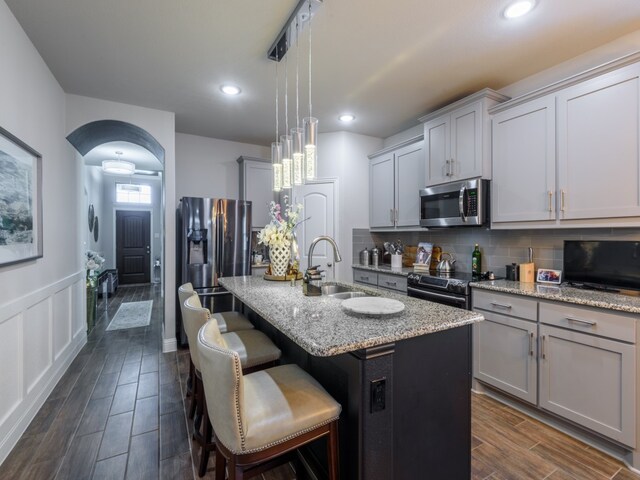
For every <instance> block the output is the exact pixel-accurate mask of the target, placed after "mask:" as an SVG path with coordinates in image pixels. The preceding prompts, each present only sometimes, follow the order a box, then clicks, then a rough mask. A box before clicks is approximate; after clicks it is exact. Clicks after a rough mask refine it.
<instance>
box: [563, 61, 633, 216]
mask: <svg viewBox="0 0 640 480" xmlns="http://www.w3.org/2000/svg"><path fill="white" fill-rule="evenodd" d="M639 78H640V64H634V65H629V66H627V67H624V68H621V69H619V70H616V71H614V72H610V73H608V74H605V75H602V76H600V77H597V78H594V79H592V80H589V81H587V82H584V83H581V84H579V85H576V86H573V87H570V88H567V89H565V90H562V91H561V92H559V93H558V174H559V178H558V186H559V189H560V218H561V219H583V218H615V217H631V216H640V157H639V153H640V152H639V150H638V146H639V142H640V125H639V124H638V121H639V118H640V79H639Z"/></svg>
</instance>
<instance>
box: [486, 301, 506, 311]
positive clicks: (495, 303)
mask: <svg viewBox="0 0 640 480" xmlns="http://www.w3.org/2000/svg"><path fill="white" fill-rule="evenodd" d="M491 305H493V306H494V307H498V308H506V309H507V310H510V309H511V305H505V304H504V303H498V302H491Z"/></svg>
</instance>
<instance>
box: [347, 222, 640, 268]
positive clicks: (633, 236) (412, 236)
mask: <svg viewBox="0 0 640 480" xmlns="http://www.w3.org/2000/svg"><path fill="white" fill-rule="evenodd" d="M395 240H401V241H402V242H403V243H404V244H405V245H417V244H418V242H431V243H434V244H436V245H440V246H441V247H442V250H443V251H444V252H451V253H452V254H453V255H454V256H455V258H456V259H457V260H458V261H457V263H456V270H457V271H460V272H470V271H471V252H472V251H473V248H474V245H475V244H476V243H478V244H479V245H480V251H481V252H482V271H486V270H491V271H493V272H494V273H495V274H496V275H499V276H504V275H505V265H508V264H511V263H522V262H524V261H526V260H527V251H528V248H529V247H533V260H534V263H535V264H536V268H554V269H558V270H561V269H562V246H563V240H640V228H617V229H612V228H597V229H586V228H584V229H583V228H581V229H557V230H487V229H484V228H472V227H470V228H450V229H443V230H425V231H424V232H402V233H400V232H398V233H386V232H385V233H380V232H369V230H368V229H362V228H354V229H353V258H352V261H353V263H354V264H358V263H359V258H358V254H359V252H360V251H361V250H362V249H364V248H365V247H367V248H372V247H373V246H374V245H376V246H378V247H379V248H382V244H383V242H386V241H388V242H391V241H395ZM386 262H387V263H388V262H389V260H388V256H387V257H386Z"/></svg>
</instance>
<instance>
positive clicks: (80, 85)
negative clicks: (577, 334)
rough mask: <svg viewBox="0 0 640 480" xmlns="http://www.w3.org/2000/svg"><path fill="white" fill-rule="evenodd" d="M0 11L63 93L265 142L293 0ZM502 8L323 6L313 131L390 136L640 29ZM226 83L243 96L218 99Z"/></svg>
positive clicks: (71, 4) (607, 15)
mask: <svg viewBox="0 0 640 480" xmlns="http://www.w3.org/2000/svg"><path fill="white" fill-rule="evenodd" d="M5 1H6V3H7V4H8V5H9V7H10V8H11V10H12V12H13V13H14V15H15V16H16V17H17V18H18V20H19V22H20V23H21V25H22V26H23V28H24V29H25V31H26V32H27V34H28V35H29V37H30V38H31V40H32V41H33V43H34V44H35V46H36V48H37V49H38V51H39V52H40V54H41V55H42V57H43V58H44V60H45V61H46V62H47V64H48V65H49V67H50V68H51V70H52V72H53V74H54V75H55V77H56V78H57V79H58V81H59V82H60V84H61V85H62V88H63V89H64V90H65V91H66V92H68V93H73V94H78V95H86V96H90V97H96V98H102V99H107V100H113V101H118V102H123V103H129V104H133V105H140V106H145V107H150V108H157V109H161V110H168V111H172V112H175V113H176V130H177V131H178V132H182V133H190V134H195V135H203V136H208V137H215V138H222V139H227V140H234V141H240V142H247V143H255V144H262V145H268V144H269V142H271V141H272V140H273V138H274V136H275V125H274V123H275V121H274V115H275V113H274V92H275V63H274V62H273V61H271V60H268V59H267V56H266V53H267V50H268V48H269V47H270V46H271V44H272V42H273V41H274V40H275V38H276V36H277V34H278V33H279V31H280V30H281V28H282V27H283V26H284V23H285V21H286V19H287V18H288V16H289V14H290V13H291V12H292V10H293V9H294V7H295V5H296V3H297V0H268V1H265V0H217V1H213V0H188V1H184V0H182V1H180V0H178V1H176V0H135V1H132V0H109V1H98V0H5ZM506 5H507V0H446V1H443V0H393V1H386V2H374V1H371V0H324V5H323V6H322V7H320V9H319V11H318V13H317V14H316V15H315V16H314V19H313V24H312V30H313V37H312V42H313V83H312V88H313V106H314V108H313V113H314V116H316V117H318V118H319V119H320V131H321V132H327V131H336V130H349V131H352V132H357V133H361V134H366V135H372V136H376V137H383V138H384V137H388V136H390V135H392V134H395V133H397V132H399V131H401V130H403V129H405V128H407V127H410V126H412V125H415V124H416V119H417V118H418V117H419V116H421V115H423V114H425V113H427V112H429V111H431V110H434V109H435V108H437V107H439V106H441V105H443V104H445V103H448V102H450V101H452V100H455V99H457V98H460V97H462V96H464V95H466V94H469V93H472V92H474V91H476V90H479V89H481V88H483V87H487V86H488V87H491V88H494V89H500V88H502V87H504V86H506V85H509V84H511V83H513V82H515V81H517V80H520V79H522V78H524V77H527V76H529V75H531V74H534V73H536V72H538V71H541V70H544V69H546V68H548V67H551V66H553V65H555V64H558V63H560V62H562V61H564V60H567V59H570V58H573V57H575V56H577V55H579V54H581V53H584V52H585V51H588V50H590V49H593V48H595V47H597V46H599V45H601V44H603V43H606V42H609V41H611V40H614V39H616V38H618V37H621V36H622V35H625V34H627V33H630V32H632V31H636V30H639V29H640V1H638V0H539V1H538V6H537V7H536V9H535V10H534V11H533V12H532V13H531V14H530V15H528V16H526V17H523V18H521V19H518V20H514V21H507V20H505V19H503V18H502V17H501V15H500V14H501V12H502V10H503V9H504V7H505V6H506ZM303 39H304V41H303V42H302V44H303V46H301V50H300V51H301V55H300V56H301V59H302V60H304V61H302V62H301V72H300V79H301V85H304V87H303V88H302V91H303V92H304V95H303V98H302V99H301V103H303V104H304V105H306V102H307V99H306V91H307V89H306V82H307V76H306V68H307V67H306V55H307V53H306V48H307V47H306V36H303ZM294 54H295V51H291V52H290V54H289V57H290V58H289V72H290V74H293V71H294V68H293V67H294V65H295V61H294V59H295V55H294ZM281 65H282V64H281ZM280 68H281V72H282V69H283V68H284V66H282V67H280ZM293 78H294V77H293V75H291V76H290V79H291V80H290V85H292V84H293V83H294V82H293ZM224 82H233V83H235V84H237V85H239V86H240V87H241V88H242V90H243V92H242V95H241V96H239V97H234V98H229V97H224V96H223V95H222V94H221V93H220V92H219V86H220V85H221V84H222V83H224ZM290 97H291V98H290V99H289V106H290V118H291V120H290V123H293V117H294V116H295V109H294V107H293V106H294V103H295V102H294V101H293V94H291V96H290ZM343 111H350V112H352V113H354V114H355V115H356V116H357V119H356V121H355V122H354V123H353V124H351V125H350V126H348V127H345V126H344V125H342V124H340V123H339V122H338V120H337V116H338V114H340V113H341V112H343ZM306 112H307V108H306V106H304V107H303V106H301V116H306V114H307V113H306ZM290 126H291V125H290ZM281 133H282V125H281Z"/></svg>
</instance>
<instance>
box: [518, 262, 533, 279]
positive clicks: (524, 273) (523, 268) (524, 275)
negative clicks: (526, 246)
mask: <svg viewBox="0 0 640 480" xmlns="http://www.w3.org/2000/svg"><path fill="white" fill-rule="evenodd" d="M535 272H536V268H535V263H521V264H520V283H535V281H536V274H535Z"/></svg>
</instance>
